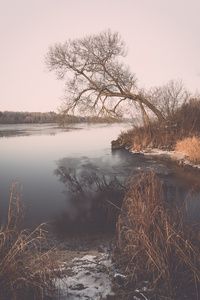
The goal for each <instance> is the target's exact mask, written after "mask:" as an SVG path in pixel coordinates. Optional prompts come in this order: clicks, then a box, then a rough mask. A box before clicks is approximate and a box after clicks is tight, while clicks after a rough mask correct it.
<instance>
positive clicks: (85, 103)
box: [46, 30, 164, 123]
mask: <svg viewBox="0 0 200 300" xmlns="http://www.w3.org/2000/svg"><path fill="white" fill-rule="evenodd" d="M126 54H127V50H126V46H125V43H124V41H123V40H122V39H121V37H120V36H119V34H118V33H117V32H115V33H112V32H111V31H110V30H107V31H104V32H101V33H99V34H97V35H90V36H87V37H85V38H82V39H75V40H68V41H67V42H65V43H64V44H55V45H53V46H51V47H50V48H49V51H48V53H47V55H46V65H47V66H48V69H49V70H50V71H54V72H55V73H56V74H57V77H58V79H64V80H65V81H66V92H65V97H64V108H63V109H64V110H65V111H66V113H69V112H74V111H75V110H76V109H79V110H80V111H84V112H85V111H87V112H90V113H93V114H95V115H97V116H105V115H108V116H110V117H119V116H122V113H123V111H122V109H121V108H122V106H123V105H122V104H123V103H128V104H131V103H135V104H136V105H137V106H138V107H139V108H140V109H141V111H142V114H143V116H144V119H145V120H146V122H147V123H149V118H148V115H147V113H146V108H148V109H150V110H151V111H152V112H153V113H154V114H155V115H156V116H157V117H158V119H160V120H163V119H164V117H163V115H162V113H161V112H160V110H158V109H157V108H156V106H155V105H153V104H152V103H151V102H150V101H149V100H148V99H147V98H145V97H143V96H142V94H140V92H139V90H138V88H137V85H136V80H137V79H136V77H135V74H133V73H132V72H131V71H130V69H129V67H128V66H126V65H125V64H124V63H123V62H122V58H123V57H125V56H126Z"/></svg>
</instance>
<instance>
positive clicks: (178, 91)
mask: <svg viewBox="0 0 200 300" xmlns="http://www.w3.org/2000/svg"><path fill="white" fill-rule="evenodd" d="M190 96H191V93H190V92H189V91H188V90H187V89H186V88H185V87H184V84H183V82H182V80H177V81H175V80H170V81H169V82H168V83H166V84H164V85H163V86H159V87H154V88H151V89H150V90H149V91H148V92H147V93H146V95H145V97H146V98H147V99H148V100H149V101H150V102H151V103H152V104H154V105H155V106H156V107H157V108H158V109H159V111H160V112H161V113H162V115H163V116H165V118H166V119H168V120H172V119H173V117H174V113H175V111H176V110H177V108H178V107H180V106H181V105H184V104H185V103H186V102H187V101H188V100H189V98H190Z"/></svg>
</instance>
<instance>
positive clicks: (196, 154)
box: [175, 136, 200, 164]
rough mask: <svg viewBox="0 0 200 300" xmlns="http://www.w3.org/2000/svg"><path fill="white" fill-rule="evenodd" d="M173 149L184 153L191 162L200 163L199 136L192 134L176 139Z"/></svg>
mask: <svg viewBox="0 0 200 300" xmlns="http://www.w3.org/2000/svg"><path fill="white" fill-rule="evenodd" d="M175 150H177V151H181V152H184V153H186V154H187V155H188V157H189V159H190V161H191V162H193V163H195V164H199V163H200V138H197V137H195V136H194V137H192V138H186V139H184V140H182V141H178V142H177V144H176V148H175Z"/></svg>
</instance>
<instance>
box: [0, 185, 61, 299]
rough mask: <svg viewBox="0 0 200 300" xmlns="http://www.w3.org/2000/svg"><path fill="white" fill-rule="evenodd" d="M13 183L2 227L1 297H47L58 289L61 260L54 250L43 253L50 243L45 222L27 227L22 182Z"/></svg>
mask: <svg viewBox="0 0 200 300" xmlns="http://www.w3.org/2000/svg"><path fill="white" fill-rule="evenodd" d="M17 186H18V184H17V183H15V182H12V187H11V191H10V202H9V208H8V216H7V222H6V224H2V226H1V230H0V299H5V298H6V299H43V297H44V295H45V293H46V292H48V293H52V294H53V292H54V290H55V286H54V283H53V282H54V281H53V279H54V278H55V276H56V275H55V271H54V270H55V269H58V268H59V262H58V261H56V259H55V257H54V256H53V251H52V250H53V249H50V250H49V251H47V252H43V251H42V248H43V246H44V243H46V237H45V233H46V231H45V230H44V229H43V228H44V225H45V224H41V225H40V226H39V227H37V228H36V229H35V230H34V231H32V232H29V231H28V230H26V229H24V222H25V216H26V207H25V205H24V204H23V201H22V185H21V184H20V189H19V193H16V195H14V193H15V188H17Z"/></svg>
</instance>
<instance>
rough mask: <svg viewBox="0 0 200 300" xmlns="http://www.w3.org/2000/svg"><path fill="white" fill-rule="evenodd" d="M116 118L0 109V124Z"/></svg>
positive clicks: (75, 121) (97, 121) (90, 121)
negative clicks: (2, 110)
mask: <svg viewBox="0 0 200 300" xmlns="http://www.w3.org/2000/svg"><path fill="white" fill-rule="evenodd" d="M113 121H115V122H116V120H111V119H107V118H100V117H81V116H72V115H65V114H58V113H55V112H46V113H41V112H14V111H4V112H1V111H0V124H24V123H31V124H35V123H37V124H38V123H39V124H42V123H57V124H58V125H61V126H64V125H65V124H68V123H69V124H70V123H85V122H87V123H107V122H113Z"/></svg>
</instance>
